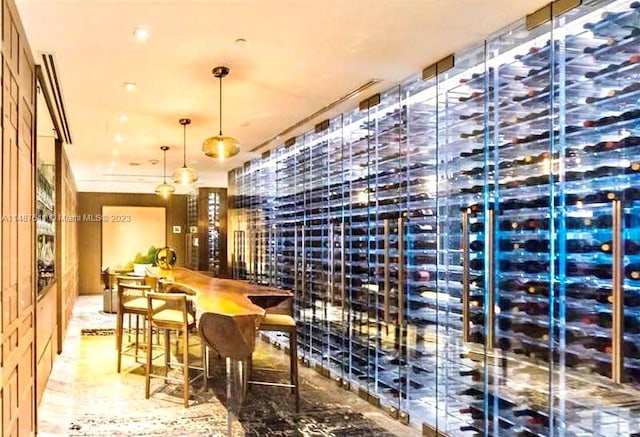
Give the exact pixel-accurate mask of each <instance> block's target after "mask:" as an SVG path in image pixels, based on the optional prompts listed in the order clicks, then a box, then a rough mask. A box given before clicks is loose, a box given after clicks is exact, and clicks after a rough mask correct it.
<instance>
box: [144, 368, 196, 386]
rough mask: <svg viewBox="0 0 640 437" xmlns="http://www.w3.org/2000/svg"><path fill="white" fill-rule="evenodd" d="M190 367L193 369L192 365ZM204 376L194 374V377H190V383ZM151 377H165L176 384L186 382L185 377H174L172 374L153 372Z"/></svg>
mask: <svg viewBox="0 0 640 437" xmlns="http://www.w3.org/2000/svg"><path fill="white" fill-rule="evenodd" d="M190 369H191V367H190ZM202 377H204V375H203V374H200V375H196V376H194V377H193V378H191V379H189V384H193V383H194V382H195V381H197V380H198V379H200V378H202ZM149 378H158V379H164V380H165V381H171V382H173V383H174V384H183V383H184V379H182V378H173V377H171V376H165V375H159V374H157V373H151V374H150V375H149Z"/></svg>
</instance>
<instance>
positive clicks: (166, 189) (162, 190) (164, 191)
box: [156, 146, 176, 199]
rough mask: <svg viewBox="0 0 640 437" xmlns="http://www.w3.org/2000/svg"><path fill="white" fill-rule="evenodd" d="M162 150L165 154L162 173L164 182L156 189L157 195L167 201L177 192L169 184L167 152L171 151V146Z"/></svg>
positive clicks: (161, 148) (163, 147)
mask: <svg viewBox="0 0 640 437" xmlns="http://www.w3.org/2000/svg"><path fill="white" fill-rule="evenodd" d="M160 150H162V152H163V153H164V159H163V160H164V170H163V171H162V178H163V182H162V183H161V184H160V185H158V186H157V187H156V194H157V195H158V196H162V197H164V198H165V199H166V198H167V197H169V196H170V195H172V194H173V193H174V192H175V191H176V188H175V187H174V186H173V185H171V184H168V183H167V150H169V146H162V147H160Z"/></svg>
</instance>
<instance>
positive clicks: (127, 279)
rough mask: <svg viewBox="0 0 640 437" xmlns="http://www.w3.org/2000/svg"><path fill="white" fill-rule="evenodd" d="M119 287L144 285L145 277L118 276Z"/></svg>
mask: <svg viewBox="0 0 640 437" xmlns="http://www.w3.org/2000/svg"><path fill="white" fill-rule="evenodd" d="M116 281H117V283H118V286H120V284H135V285H144V276H124V275H121V276H116Z"/></svg>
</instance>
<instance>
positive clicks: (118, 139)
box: [113, 134, 122, 143]
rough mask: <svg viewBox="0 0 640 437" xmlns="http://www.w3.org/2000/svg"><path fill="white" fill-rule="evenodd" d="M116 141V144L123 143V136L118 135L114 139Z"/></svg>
mask: <svg viewBox="0 0 640 437" xmlns="http://www.w3.org/2000/svg"><path fill="white" fill-rule="evenodd" d="M113 139H114V141H115V142H116V143H121V142H122V135H120V134H117V135H116V136H115V137H113Z"/></svg>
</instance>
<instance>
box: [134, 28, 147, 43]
mask: <svg viewBox="0 0 640 437" xmlns="http://www.w3.org/2000/svg"><path fill="white" fill-rule="evenodd" d="M133 36H135V37H136V39H137V40H138V41H146V40H147V39H148V38H149V30H148V29H145V28H144V27H136V28H135V29H133Z"/></svg>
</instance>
